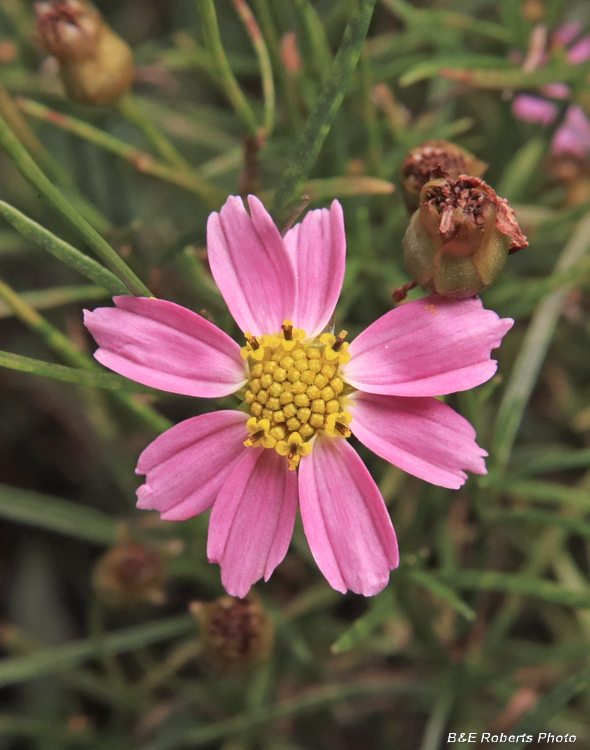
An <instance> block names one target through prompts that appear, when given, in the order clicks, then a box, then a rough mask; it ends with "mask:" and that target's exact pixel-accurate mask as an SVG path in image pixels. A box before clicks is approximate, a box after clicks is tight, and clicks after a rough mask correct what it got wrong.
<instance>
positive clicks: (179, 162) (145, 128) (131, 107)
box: [118, 94, 193, 172]
mask: <svg viewBox="0 0 590 750" xmlns="http://www.w3.org/2000/svg"><path fill="white" fill-rule="evenodd" d="M118 108H119V112H120V113H121V114H122V115H123V117H125V118H126V119H127V120H129V121H130V122H132V123H133V124H134V125H137V127H138V128H139V129H140V130H141V131H142V133H143V134H144V135H145V137H146V138H147V140H148V142H149V143H151V144H152V146H153V147H154V148H155V149H156V151H157V152H158V153H159V154H160V156H161V157H162V158H163V159H165V160H166V161H167V162H168V163H169V164H170V166H172V167H175V168H176V169H180V170H182V171H184V172H192V171H193V168H192V166H191V165H190V164H189V163H188V161H187V160H186V159H185V158H184V156H183V155H182V154H181V153H180V152H179V151H178V150H177V149H176V147H175V146H174V145H173V144H172V143H171V142H170V140H169V139H168V137H167V136H166V135H164V133H162V131H161V130H160V129H159V128H157V127H156V126H155V125H154V123H153V122H152V120H151V119H150V118H149V117H148V116H147V115H146V113H145V112H144V111H143V109H142V108H141V106H140V105H139V103H138V102H137V99H135V97H134V96H133V95H132V94H125V96H122V97H121V98H120V99H119V101H118Z"/></svg>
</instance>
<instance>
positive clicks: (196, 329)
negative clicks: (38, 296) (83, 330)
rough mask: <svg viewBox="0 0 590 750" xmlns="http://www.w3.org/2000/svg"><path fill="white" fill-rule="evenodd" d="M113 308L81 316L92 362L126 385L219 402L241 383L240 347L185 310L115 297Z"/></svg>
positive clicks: (147, 300) (157, 302)
mask: <svg viewBox="0 0 590 750" xmlns="http://www.w3.org/2000/svg"><path fill="white" fill-rule="evenodd" d="M114 302H115V305H116V306H117V307H99V308H98V309H96V310H94V311H93V312H89V311H88V310H85V311H84V323H85V325H86V327H87V328H88V330H89V331H90V333H91V334H92V335H93V336H94V338H95V339H96V342H97V343H98V345H99V347H100V348H99V349H98V350H97V351H96V352H95V353H94V356H95V357H96V359H97V360H98V361H99V362H101V363H102V364H103V365H105V366H106V367H109V368H110V369H111V370H114V371H115V372H118V373H119V374H120V375H125V376H126V377H128V378H131V380H135V381H137V382H138V383H143V384H144V385H150V386H153V387H154V388H160V389H161V390H163V391H169V392H170V393H182V394H184V395H185V396H200V397H201V398H219V397H221V396H227V395H229V394H230V393H235V392H236V391H237V390H239V389H240V388H241V387H242V385H244V383H245V382H246V366H245V364H244V361H243V360H242V359H241V357H240V347H239V346H238V345H237V344H236V342H235V341H233V339H231V338H230V337H229V336H228V335H227V334H225V333H224V332H223V331H221V330H219V328H217V326H214V325H213V324H212V323H209V321H208V320H205V319H204V318H202V317H201V316H200V315H197V314H196V313H194V312H191V311H190V310H187V309H186V307H181V306H180V305H176V304H174V302H168V301H166V300H161V299H150V298H147V297H115V298H114Z"/></svg>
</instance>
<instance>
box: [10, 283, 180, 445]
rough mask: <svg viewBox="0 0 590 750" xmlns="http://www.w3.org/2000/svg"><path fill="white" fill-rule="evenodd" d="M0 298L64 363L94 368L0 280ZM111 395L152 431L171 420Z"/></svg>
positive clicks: (120, 395) (127, 398) (127, 397)
mask: <svg viewBox="0 0 590 750" xmlns="http://www.w3.org/2000/svg"><path fill="white" fill-rule="evenodd" d="M0 297H1V298H2V299H3V300H4V301H5V302H6V304H7V305H9V306H10V307H11V308H12V309H13V310H14V313H15V315H16V316H17V317H18V318H19V319H20V320H21V321H22V322H23V323H24V324H25V325H26V326H28V327H29V328H30V329H31V330H32V331H34V332H35V333H36V334H38V335H39V336H40V337H41V338H42V339H43V341H45V343H46V344H47V345H48V346H49V347H50V349H52V350H53V351H54V352H55V353H56V354H57V355H58V356H60V357H61V358H62V359H63V360H64V361H65V362H67V363H68V364H70V365H73V366H74V367H79V368H81V369H85V370H98V371H100V367H99V366H98V364H97V363H96V362H95V361H94V359H92V357H89V356H88V355H87V354H84V352H81V351H80V350H79V349H78V348H77V347H76V346H75V345H74V344H73V343H72V341H70V339H69V338H68V337H67V336H65V335H64V334H63V333H62V332H61V331H60V330H58V329H57V328H55V327H54V326H52V325H51V323H49V322H48V321H47V320H45V318H44V317H43V316H42V315H40V314H39V313H38V312H37V310H35V309H34V308H32V307H31V306H30V305H28V304H27V303H26V302H24V300H23V299H22V297H21V296H20V295H19V294H17V293H16V292H15V291H14V290H13V289H11V288H10V287H9V286H8V285H7V284H6V283H5V282H4V281H2V280H1V279H0ZM110 395H111V398H112V399H113V400H115V401H116V402H118V403H119V404H120V405H121V406H123V407H124V408H125V410H126V411H127V412H128V413H129V414H131V415H133V416H134V417H135V418H136V419H137V420H138V421H141V423H142V424H143V425H144V426H145V427H147V428H148V429H149V430H151V431H153V432H158V433H159V432H163V431H164V430H167V429H168V428H169V427H170V426H171V422H170V421H169V420H168V419H166V418H165V417H162V416H161V415H160V414H158V413H157V412H156V411H154V409H152V408H151V407H150V406H147V405H146V404H143V403H141V402H139V401H137V400H135V399H134V398H133V396H131V395H129V394H127V393H119V392H117V391H114V392H113V393H111V394H110Z"/></svg>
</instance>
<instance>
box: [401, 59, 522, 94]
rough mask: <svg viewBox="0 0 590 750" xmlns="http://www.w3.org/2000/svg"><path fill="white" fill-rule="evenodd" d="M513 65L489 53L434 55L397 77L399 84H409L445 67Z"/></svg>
mask: <svg viewBox="0 0 590 750" xmlns="http://www.w3.org/2000/svg"><path fill="white" fill-rule="evenodd" d="M513 67H514V65H513V63H511V62H510V61H509V60H507V59H506V58H504V57H495V56H491V55H449V56H447V57H435V58H433V59H432V60H424V61H423V62H420V63H418V64H417V65H414V67H412V68H410V70H407V71H406V72H405V73H404V74H403V76H402V77H401V78H400V79H399V84H400V86H411V85H412V84H413V83H418V81H423V80H424V79H426V78H432V77H433V76H436V75H438V74H439V73H440V71H441V70H443V69H445V68H451V69H457V68H459V69H461V70H462V69H467V68H471V69H475V68H477V69H480V68H481V69H484V70H485V69H488V68H489V69H492V70H494V71H495V70H496V69H497V68H513Z"/></svg>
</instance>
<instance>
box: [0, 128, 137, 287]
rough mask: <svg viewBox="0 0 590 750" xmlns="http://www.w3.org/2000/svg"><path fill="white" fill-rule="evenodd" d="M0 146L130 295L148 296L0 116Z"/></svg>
mask: <svg viewBox="0 0 590 750" xmlns="http://www.w3.org/2000/svg"><path fill="white" fill-rule="evenodd" d="M0 144H1V145H2V146H3V148H4V149H5V151H6V152H7V154H8V155H9V156H10V158H11V159H12V161H13V162H14V164H15V166H16V168H17V169H18V170H19V172H20V173H21V174H22V176H23V177H24V178H25V179H26V180H27V181H28V182H30V183H31V185H33V187H34V188H35V189H36V190H38V191H39V192H40V193H41V195H42V196H43V197H44V198H45V200H46V201H47V202H48V203H49V205H50V206H51V207H52V208H54V209H55V210H56V211H57V212H58V213H59V214H60V215H61V216H62V217H63V218H64V219H65V220H66V221H67V222H68V223H69V224H70V225H71V226H72V227H73V228H74V229H75V230H76V232H77V233H78V234H79V235H80V236H81V237H82V239H84V241H85V242H86V243H87V244H88V245H89V246H90V247H91V248H92V249H93V250H94V252H95V253H96V254H97V255H98V256H99V257H100V258H101V259H102V260H103V261H104V262H105V263H106V265H107V266H108V267H109V268H110V269H111V270H112V271H113V272H114V273H115V274H116V275H117V276H118V277H119V278H120V279H121V281H122V282H123V283H124V284H125V286H126V287H127V289H129V291H130V292H131V293H132V294H136V295H140V296H147V297H151V296H152V294H151V292H150V290H149V289H148V288H147V287H146V286H145V284H144V283H143V282H142V281H141V279H139V278H138V277H137V276H136V275H135V274H134V273H133V271H132V270H131V269H130V268H129V266H128V265H127V264H126V263H125V261H124V260H123V259H122V258H121V257H120V256H119V255H117V253H116V252H115V250H114V249H113V248H112V247H111V246H110V245H109V243H108V242H107V241H106V240H104V239H103V238H102V237H101V236H100V234H99V233H98V232H97V231H96V229H94V228H93V227H92V226H91V225H90V224H89V223H88V222H87V221H86V219H84V218H83V217H82V216H81V215H80V213H79V212H78V211H77V210H76V209H75V208H74V207H73V206H72V205H71V203H69V201H68V200H67V199H66V198H64V196H63V195H62V194H61V193H60V192H59V190H58V189H57V188H56V187H54V185H53V184H52V183H51V181H50V180H49V179H48V178H47V177H46V176H45V174H44V173H43V172H42V171H41V170H40V169H39V167H38V166H37V165H36V164H35V162H34V161H33V159H32V158H31V157H30V156H29V153H28V152H27V150H26V149H25V147H24V146H23V145H22V143H21V142H20V141H19V140H18V138H17V137H16V136H15V135H14V133H13V132H12V130H11V129H10V128H9V127H8V125H7V124H6V122H5V120H4V118H3V117H0Z"/></svg>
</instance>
